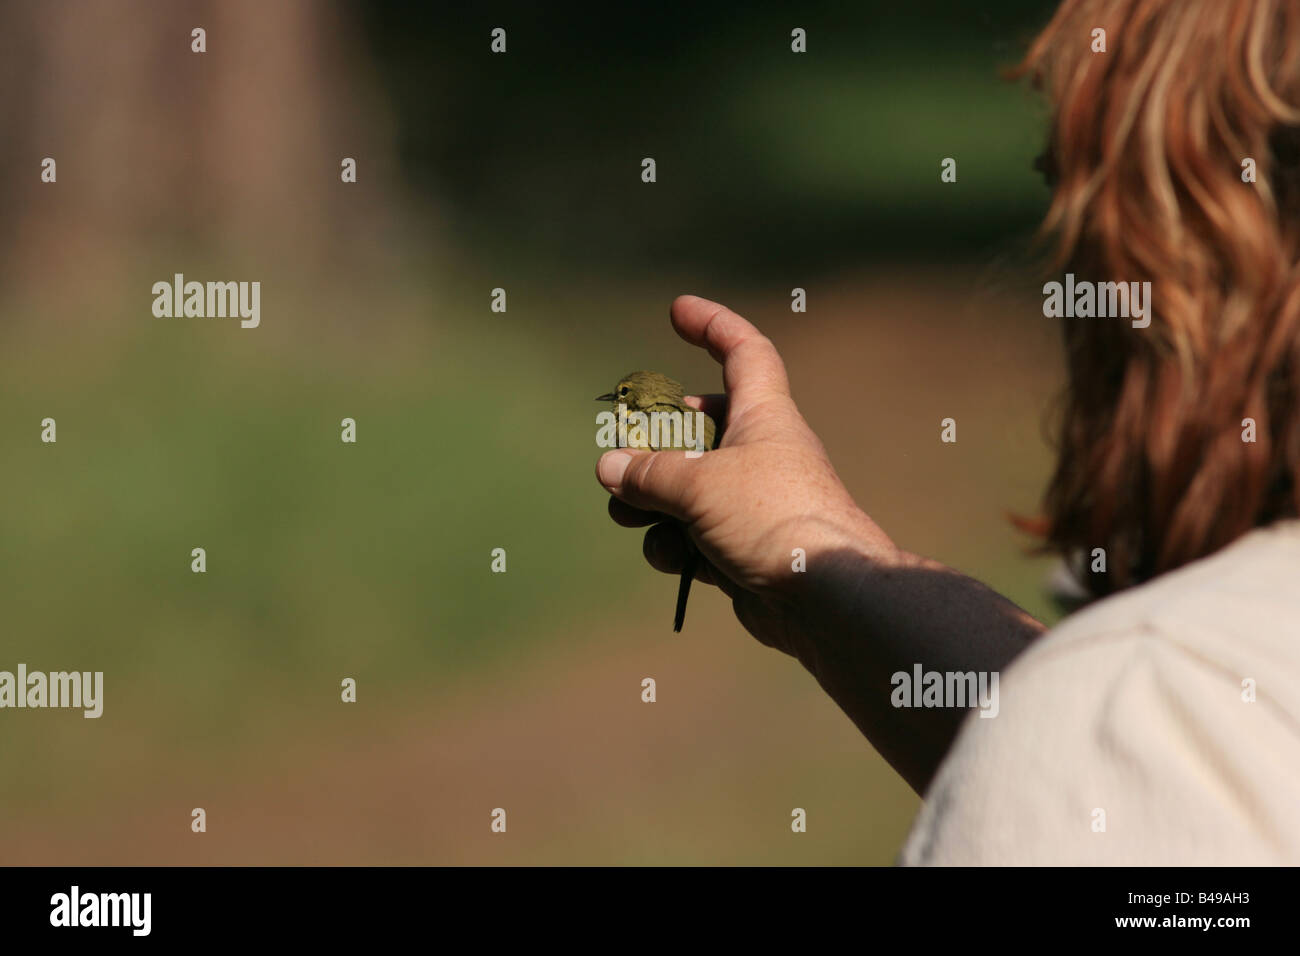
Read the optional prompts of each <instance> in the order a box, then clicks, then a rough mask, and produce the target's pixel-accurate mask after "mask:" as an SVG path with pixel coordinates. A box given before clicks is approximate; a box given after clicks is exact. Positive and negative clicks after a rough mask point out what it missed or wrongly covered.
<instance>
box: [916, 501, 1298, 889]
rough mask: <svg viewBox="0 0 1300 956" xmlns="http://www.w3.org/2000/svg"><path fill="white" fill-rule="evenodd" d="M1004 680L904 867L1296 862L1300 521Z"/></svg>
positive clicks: (1211, 562) (962, 738)
mask: <svg viewBox="0 0 1300 956" xmlns="http://www.w3.org/2000/svg"><path fill="white" fill-rule="evenodd" d="M999 685H1000V686H999V701H998V703H999V710H998V715H997V716H996V717H993V718H979V717H978V716H977V715H976V713H975V712H972V713H971V715H970V716H969V717H968V718H967V719H966V721H965V723H964V724H963V725H962V729H961V732H960V733H959V734H958V736H957V739H956V741H955V742H954V744H953V747H952V750H950V751H949V753H948V755H947V757H946V758H945V759H944V761H943V763H942V764H941V766H940V767H939V772H938V774H937V775H936V777H935V779H934V781H933V782H932V784H931V785H930V789H929V791H928V792H927V794H926V798H925V806H924V807H923V808H922V810H921V813H920V815H919V816H918V817H917V820H916V823H915V824H914V825H913V828H912V832H911V835H910V836H909V837H908V840H907V843H906V844H905V845H904V847H903V851H902V854H901V856H900V862H901V863H904V864H912V865H915V864H952V865H981V864H1054V865H1079V864H1084V865H1087V864H1137V865H1162V864H1164V865H1226V864H1290V865H1295V864H1300V521H1287V522H1281V523H1278V524H1275V525H1272V526H1271V527H1269V528H1266V529H1260V530H1256V531H1254V532H1251V533H1250V534H1248V535H1245V536H1244V537H1242V538H1240V539H1238V540H1237V541H1235V542H1233V543H1232V544H1231V545H1229V546H1228V547H1226V548H1224V549H1222V550H1221V551H1219V552H1217V553H1215V554H1213V555H1211V556H1210V557H1208V558H1204V559H1202V560H1200V561H1197V562H1195V563H1193V564H1190V565H1188V566H1186V567H1184V568H1180V569H1178V570H1177V571H1173V572H1170V573H1169V574H1165V575H1162V576H1160V577H1159V578H1156V579H1155V580H1153V581H1151V582H1149V583H1147V584H1145V585H1143V586H1141V587H1138V588H1134V589H1132V590H1129V591H1125V592H1123V593H1121V594H1118V595H1115V596H1114V597H1111V598H1108V599H1106V600H1103V601H1100V602H1098V603H1096V604H1094V605H1091V606H1089V607H1087V608H1085V609H1083V610H1081V611H1078V612H1077V613H1075V614H1074V615H1072V616H1071V617H1069V618H1068V619H1066V620H1065V621H1064V622H1063V623H1062V624H1061V625H1060V626H1058V627H1056V628H1054V629H1053V630H1051V631H1050V632H1048V633H1047V634H1045V635H1043V636H1042V637H1041V638H1039V639H1038V640H1037V641H1035V642H1034V643H1033V644H1032V645H1031V646H1030V647H1029V649H1028V650H1026V651H1025V652H1024V653H1023V654H1021V655H1020V656H1019V657H1017V658H1016V659H1015V661H1014V662H1013V663H1012V665H1011V666H1010V667H1009V668H1008V669H1007V671H1006V672H1005V673H1004V674H1002V675H1001V677H1000V681H999ZM1252 686H1253V690H1254V698H1255V699H1254V701H1253V702H1248V699H1249V697H1250V696H1251V694H1250V688H1251V687H1252Z"/></svg>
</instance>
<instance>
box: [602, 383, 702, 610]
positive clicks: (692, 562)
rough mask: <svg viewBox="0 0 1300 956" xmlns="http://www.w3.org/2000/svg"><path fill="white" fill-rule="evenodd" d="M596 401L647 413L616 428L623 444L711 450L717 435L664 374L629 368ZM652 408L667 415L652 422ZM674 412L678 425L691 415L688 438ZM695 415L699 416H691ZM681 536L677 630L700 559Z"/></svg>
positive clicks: (653, 410) (660, 449)
mask: <svg viewBox="0 0 1300 956" xmlns="http://www.w3.org/2000/svg"><path fill="white" fill-rule="evenodd" d="M596 401H598V402H613V403H614V410H615V411H616V412H617V411H618V406H619V405H624V406H626V408H627V413H628V414H629V415H631V414H632V413H633V412H642V413H644V414H645V415H646V416H649V426H647V425H645V424H643V423H640V422H630V423H629V426H628V429H627V433H626V434H625V433H623V431H622V430H621V429H620V432H619V441H620V444H623V443H624V442H625V443H626V447H644V448H650V449H652V450H654V451H664V450H665V449H673V448H683V449H688V450H699V451H712V450H713V447H714V442H715V439H716V437H717V426H716V425H715V424H714V421H713V419H712V418H710V417H709V416H708V415H705V414H704V413H703V412H698V411H697V410H696V409H694V408H691V407H690V406H689V405H687V404H686V390H685V389H683V388H682V386H681V383H680V382H675V381H673V380H672V379H671V378H669V377H668V376H667V375H660V374H659V373H658V372H632V373H630V374H628V375H624V376H623V378H622V380H621V381H619V383H618V385H617V386H615V388H614V391H612V392H608V393H606V394H605V395H597V396H596ZM656 412H659V413H662V414H663V415H665V416H668V417H667V418H660V419H658V421H657V422H656V420H655V418H654V417H653V416H654V413H656ZM674 412H678V413H680V414H681V416H682V423H681V424H682V426H686V425H687V423H686V419H687V418H688V416H691V418H690V422H689V427H690V428H691V440H690V441H689V442H687V441H686V440H685V438H686V436H685V434H684V432H685V427H672V426H676V425H677V422H676V420H675V419H672V418H671V416H672V414H673V413H674ZM695 415H699V416H701V417H700V418H695V417H693V416H695ZM700 420H703V422H704V435H703V436H702V437H703V441H700V437H701V436H699V435H698V434H697V433H696V431H695V425H696V422H698V421H700ZM656 425H657V427H656ZM638 426H639V427H638ZM634 438H635V439H636V440H635V441H634V440H633V439H634ZM683 536H684V537H685V538H686V563H685V564H684V565H683V567H682V578H681V582H680V583H679V584H678V585H677V612H676V613H675V614H674V615H673V630H674V631H680V630H681V629H682V622H683V621H685V620H686V599H687V598H689V597H690V595H691V581H692V580H693V579H694V577H695V569H696V568H697V567H698V566H699V561H700V552H699V551H698V550H697V549H696V547H695V545H694V544H693V543H692V542H691V539H690V537H689V536H686V535H683Z"/></svg>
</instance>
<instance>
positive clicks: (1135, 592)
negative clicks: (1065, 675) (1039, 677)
mask: <svg viewBox="0 0 1300 956" xmlns="http://www.w3.org/2000/svg"><path fill="white" fill-rule="evenodd" d="M1143 639H1146V640H1163V641H1165V642H1170V643H1173V644H1177V645H1179V646H1181V647H1183V648H1184V649H1186V650H1188V651H1189V652H1193V653H1196V654H1198V655H1199V656H1205V655H1206V653H1207V652H1209V653H1210V654H1211V655H1212V656H1214V655H1217V654H1220V653H1223V652H1229V656H1241V655H1233V654H1232V653H1231V651H1232V650H1233V649H1234V648H1235V649H1237V650H1239V651H1241V652H1244V653H1245V654H1247V655H1249V654H1256V655H1262V656H1265V657H1292V656H1293V655H1295V654H1296V653H1297V652H1300V521H1285V522H1279V523H1277V524H1274V525H1271V526H1269V527H1267V528H1260V529H1257V530H1255V531H1253V532H1251V533H1250V534H1247V535H1244V536H1243V537H1241V538H1239V539H1237V540H1236V541H1234V542H1233V543H1231V544H1229V545H1228V546H1227V547H1225V548H1222V549H1221V550H1219V551H1217V552H1215V553H1214V554H1212V555H1210V556H1208V557H1206V558H1203V559H1201V560H1200V561H1196V562H1193V563H1192V564H1189V565H1187V566H1185V567H1182V568H1179V569H1177V570H1176V571H1171V572H1169V573H1167V574H1164V575H1161V576H1160V577H1158V578H1156V579H1155V580H1153V581H1150V582H1148V583H1146V584H1143V585H1141V586H1140V587H1135V588H1131V589H1129V590H1127V591H1124V592H1121V593H1120V594H1116V595H1114V596H1111V597H1108V598H1105V599H1103V600H1101V601H1097V602H1095V603H1093V604H1090V605H1087V606H1086V607H1084V608H1083V609H1081V610H1079V611H1076V612H1075V613H1074V614H1072V615H1070V616H1069V617H1068V618H1066V619H1065V620H1064V621H1063V622H1062V623H1060V624H1058V625H1057V626H1056V627H1054V628H1053V629H1052V630H1051V631H1050V632H1049V633H1048V634H1047V635H1045V636H1044V638H1042V639H1041V640H1039V641H1037V642H1035V645H1034V646H1033V647H1031V648H1030V650H1029V651H1028V652H1026V654H1025V655H1024V662H1025V663H1029V662H1034V661H1039V660H1044V661H1045V660H1047V659H1050V658H1054V657H1059V656H1070V657H1072V656H1074V655H1076V654H1078V653H1082V652H1086V650H1087V649H1088V648H1092V647H1096V646H1098V645H1100V644H1109V645H1111V646H1116V645H1127V646H1129V647H1130V648H1134V649H1136V647H1137V646H1138V645H1140V644H1141V643H1142V641H1143Z"/></svg>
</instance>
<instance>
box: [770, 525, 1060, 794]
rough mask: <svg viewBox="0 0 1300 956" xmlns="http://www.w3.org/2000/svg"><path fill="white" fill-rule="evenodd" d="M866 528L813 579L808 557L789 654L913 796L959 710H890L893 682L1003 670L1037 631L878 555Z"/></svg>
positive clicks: (950, 575) (942, 575) (926, 566)
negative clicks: (919, 675)
mask: <svg viewBox="0 0 1300 956" xmlns="http://www.w3.org/2000/svg"><path fill="white" fill-rule="evenodd" d="M874 527H875V526H874V525H870V526H869V527H868V528H866V530H864V531H863V532H862V533H861V534H859V535H858V537H857V538H856V539H855V542H854V543H853V544H844V545H841V546H838V547H835V548H833V549H830V550H827V551H825V552H823V553H822V554H821V555H820V556H819V557H818V559H817V560H818V562H819V563H820V565H821V566H820V567H819V568H818V569H817V570H816V571H815V572H814V561H813V559H812V556H810V561H809V572H810V573H809V575H808V578H807V579H806V584H804V585H803V586H802V587H801V588H800V591H799V593H798V594H797V595H796V597H795V598H794V601H795V605H796V607H795V609H794V610H795V613H796V614H797V615H798V616H799V618H800V619H801V620H802V621H803V622H804V623H803V625H802V626H801V627H800V628H799V633H798V634H797V635H794V636H792V639H791V642H790V643H791V645H792V646H791V647H790V648H789V649H790V651H791V652H792V653H794V654H795V655H796V656H797V657H798V658H799V660H800V661H801V662H802V663H803V664H804V666H805V667H806V668H807V669H808V670H809V671H810V672H811V673H812V674H813V675H814V676H815V677H816V678H817V680H818V682H819V683H820V684H821V685H822V687H823V688H824V689H825V690H826V692H827V693H828V694H830V695H831V697H832V698H833V699H834V700H835V702H836V703H838V704H839V706H840V707H841V708H842V709H843V710H844V712H845V713H846V714H848V716H849V717H850V718H851V719H852V720H853V722H854V723H855V724H856V725H857V726H858V728H859V729H860V730H861V731H862V732H863V734H865V735H866V736H867V738H868V739H869V740H870V741H871V743H872V744H873V745H874V746H875V748H876V749H877V750H878V751H880V753H881V755H882V756H884V757H885V759H886V760H888V761H889V763H890V764H891V765H892V766H893V767H894V769H895V770H897V771H898V772H899V773H900V774H901V775H902V776H903V778H904V779H905V780H907V782H908V783H909V784H911V786H912V787H913V789H915V790H916V791H917V792H918V793H919V792H922V791H924V789H925V787H926V785H927V784H928V783H929V781H930V779H931V777H933V775H934V772H935V770H936V769H937V767H938V765H939V762H940V760H941V759H942V758H943V756H944V754H945V753H946V752H947V750H948V747H949V746H950V744H951V743H952V740H953V737H954V735H955V734H956V732H957V728H958V727H959V725H960V723H961V721H962V719H963V718H964V716H965V714H966V709H965V708H958V707H953V706H945V707H895V706H893V704H892V702H891V697H892V694H893V691H894V684H893V683H892V682H891V678H892V677H893V675H894V674H896V673H898V672H903V673H906V674H907V675H909V678H910V677H911V675H912V674H913V668H914V666H915V665H918V664H919V665H920V666H921V670H922V671H923V672H930V671H938V672H940V673H943V674H947V673H952V672H957V673H963V674H964V673H967V672H972V671H973V672H975V673H977V674H978V673H980V672H984V673H988V672H992V671H1001V670H1002V669H1003V668H1005V667H1006V666H1007V665H1008V664H1009V663H1010V662H1011V660H1012V658H1014V657H1015V656H1016V655H1017V654H1019V653H1020V652H1021V651H1022V650H1023V649H1024V648H1025V647H1026V646H1027V645H1028V643H1029V642H1030V641H1031V640H1032V639H1033V638H1034V637H1036V636H1037V635H1039V634H1041V633H1042V632H1043V630H1044V627H1043V625H1042V624H1041V623H1039V622H1038V621H1036V620H1034V618H1032V617H1031V616H1030V615H1028V614H1027V613H1026V612H1024V611H1023V610H1021V609H1020V608H1018V607H1016V605H1014V604H1012V603H1011V602H1010V601H1008V600H1007V599H1006V598H1004V597H1002V596H1001V595H999V594H997V593H996V592H994V591H992V590H991V589H989V588H988V587H986V586H984V585H983V584H980V583H979V582H978V581H975V580H973V579H972V578H969V577H966V576H965V575H962V574H959V573H957V572H956V571H953V570H952V569H950V568H947V567H944V566H943V565H941V564H939V563H937V562H935V561H930V560H928V559H924V558H920V557H917V556H916V555H912V554H908V553H906V552H902V551H899V550H897V549H895V548H893V547H892V545H889V546H887V547H886V546H882V545H881V543H880V542H881V540H883V541H887V539H885V538H884V536H883V534H879V530H878V529H875V533H874V534H873V533H872V530H871V529H874ZM949 703H950V702H949Z"/></svg>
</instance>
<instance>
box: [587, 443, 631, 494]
mask: <svg viewBox="0 0 1300 956" xmlns="http://www.w3.org/2000/svg"><path fill="white" fill-rule="evenodd" d="M631 460H632V456H631V455H629V454H628V453H627V452H625V451H610V452H606V453H605V454H604V455H602V456H601V458H600V464H599V465H597V466H596V475H597V476H598V477H599V478H600V483H601V484H602V485H604V486H605V487H606V488H617V487H618V486H619V485H620V484H622V482H623V472H625V471H627V463H628V462H629V461H631Z"/></svg>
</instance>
